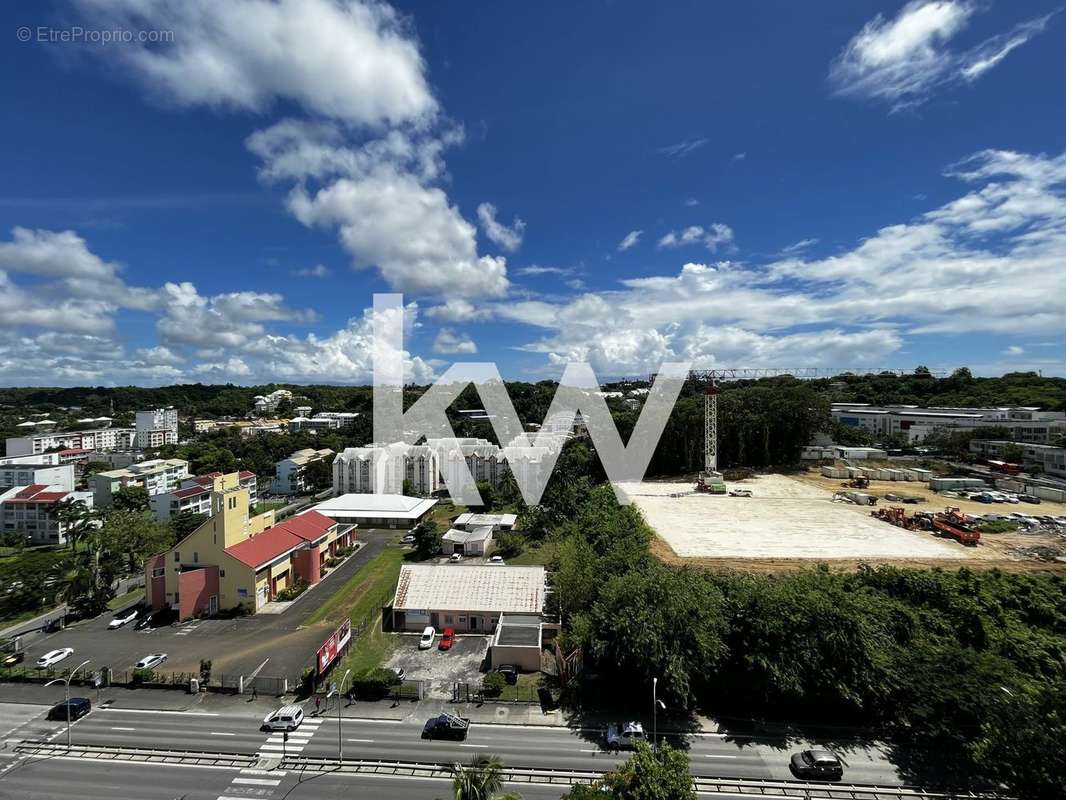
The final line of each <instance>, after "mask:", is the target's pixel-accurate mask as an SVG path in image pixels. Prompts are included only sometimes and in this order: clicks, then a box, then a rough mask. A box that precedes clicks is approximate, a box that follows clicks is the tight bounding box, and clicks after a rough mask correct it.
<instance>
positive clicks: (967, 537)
mask: <svg viewBox="0 0 1066 800" xmlns="http://www.w3.org/2000/svg"><path fill="white" fill-rule="evenodd" d="M970 522H971V520H970V518H969V517H968V516H966V515H965V514H963V513H962V511H960V510H959V509H957V508H951V507H949V508H945V509H944V511H943V512H941V513H939V514H937V515H936V516H934V517H933V530H934V531H936V532H937V534H938V535H940V536H948V537H950V538H952V539H954V540H955V541H957V542H958V543H959V544H964V545H967V546H969V547H974V546H976V545H977V543H978V542H979V541H981V534H980V533H978V532H977V531H975V530H974V529H973V528H972V527H970Z"/></svg>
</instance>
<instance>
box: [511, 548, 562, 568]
mask: <svg viewBox="0 0 1066 800" xmlns="http://www.w3.org/2000/svg"><path fill="white" fill-rule="evenodd" d="M555 551H556V545H555V544H554V543H552V542H545V543H544V544H542V545H540V546H539V547H533V546H531V545H527V546H526V548H525V549H524V550H523V551H522V552H521V553H519V554H518V555H517V556H515V557H514V558H508V559H506V561H507V563H508V564H511V565H513V566H516V567H521V566H537V565H539V566H544V565H546V564H548V563H549V562H551V560H552V559H553V558H554V557H555Z"/></svg>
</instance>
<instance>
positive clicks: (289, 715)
mask: <svg viewBox="0 0 1066 800" xmlns="http://www.w3.org/2000/svg"><path fill="white" fill-rule="evenodd" d="M303 721H304V710H303V709H302V708H300V707H299V706H297V705H289V706H282V707H281V708H278V709H275V710H274V711H271V712H270V713H269V714H267V715H266V716H265V717H263V727H264V728H267V729H268V730H272V731H294V730H296V729H297V728H299V727H300V723H301V722H303Z"/></svg>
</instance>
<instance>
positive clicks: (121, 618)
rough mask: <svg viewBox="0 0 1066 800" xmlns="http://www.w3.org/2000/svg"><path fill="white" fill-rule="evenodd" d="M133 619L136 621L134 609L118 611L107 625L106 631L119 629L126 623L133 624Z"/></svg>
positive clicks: (135, 610)
mask: <svg viewBox="0 0 1066 800" xmlns="http://www.w3.org/2000/svg"><path fill="white" fill-rule="evenodd" d="M135 619H137V609H136V607H134V608H130V609H127V610H126V611H120V612H118V613H117V614H115V616H114V618H113V619H112V620H111V621H110V622H109V623H107V629H108V630H111V631H113V630H115V629H116V628H121V627H122V626H123V625H126V624H127V623H130V622H133V621H134V620H135Z"/></svg>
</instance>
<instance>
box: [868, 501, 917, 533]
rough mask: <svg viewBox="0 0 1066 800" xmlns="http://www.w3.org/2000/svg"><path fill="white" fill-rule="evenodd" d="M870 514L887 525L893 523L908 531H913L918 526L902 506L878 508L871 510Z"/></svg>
mask: <svg viewBox="0 0 1066 800" xmlns="http://www.w3.org/2000/svg"><path fill="white" fill-rule="evenodd" d="M870 516H871V517H877V518H878V519H879V520H882V521H883V522H887V523H888V524H889V525H895V526H896V527H897V528H903V529H904V530H908V531H913V530H915V529H916V528H917V527H918V526H917V524H916V523H915V521H914V518H913V517H908V516H907V512H906V510H905V509H904V508H903V507H902V506H889V507H888V508H879V509H877V510H876V511H871V512H870Z"/></svg>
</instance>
